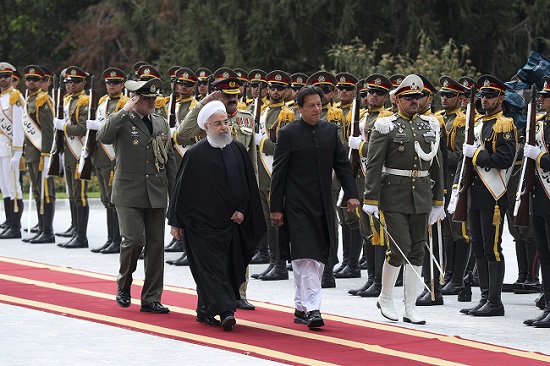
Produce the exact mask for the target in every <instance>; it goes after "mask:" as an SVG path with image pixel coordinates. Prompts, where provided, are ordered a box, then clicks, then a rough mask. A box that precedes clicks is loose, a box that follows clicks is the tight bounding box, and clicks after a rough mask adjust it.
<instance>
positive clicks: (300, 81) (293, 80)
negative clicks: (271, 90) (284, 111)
mask: <svg viewBox="0 0 550 366" xmlns="http://www.w3.org/2000/svg"><path fill="white" fill-rule="evenodd" d="M307 78H308V76H307V75H306V74H304V73H301V72H296V73H294V74H292V75H290V89H291V90H292V100H291V101H290V102H287V103H286V105H287V107H289V108H290V109H292V111H293V112H294V118H296V119H297V120H299V119H300V111H298V105H297V104H296V95H298V92H299V91H300V90H302V88H303V87H304V85H306V81H307Z"/></svg>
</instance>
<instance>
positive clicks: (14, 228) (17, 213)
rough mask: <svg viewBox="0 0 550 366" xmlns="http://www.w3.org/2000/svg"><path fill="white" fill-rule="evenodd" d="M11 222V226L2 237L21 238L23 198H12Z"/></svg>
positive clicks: (0, 235) (0, 237)
mask: <svg viewBox="0 0 550 366" xmlns="http://www.w3.org/2000/svg"><path fill="white" fill-rule="evenodd" d="M11 209H12V211H11V223H10V227H9V228H8V229H6V230H4V232H2V234H0V239H18V238H21V215H23V209H24V206H23V200H11Z"/></svg>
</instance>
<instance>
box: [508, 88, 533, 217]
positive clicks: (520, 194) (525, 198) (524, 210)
mask: <svg viewBox="0 0 550 366" xmlns="http://www.w3.org/2000/svg"><path fill="white" fill-rule="evenodd" d="M536 103H537V89H536V86H535V84H533V85H532V86H531V101H530V102H529V104H528V105H527V126H526V127H525V136H526V138H527V139H526V141H525V144H526V145H527V144H529V145H532V146H533V145H535V144H536V142H535V128H536V126H535V125H536V119H537V107H536ZM510 169H512V168H510ZM534 180H535V161H534V160H533V159H529V158H528V157H526V156H524V157H523V162H522V164H521V176H520V178H519V185H518V191H517V193H516V203H515V205H514V225H515V226H520V227H527V226H528V225H529V194H530V192H531V190H532V189H533V185H534V183H535V182H534Z"/></svg>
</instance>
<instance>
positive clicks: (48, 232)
mask: <svg viewBox="0 0 550 366" xmlns="http://www.w3.org/2000/svg"><path fill="white" fill-rule="evenodd" d="M23 74H25V86H26V87H27V90H28V95H27V100H26V101H25V102H26V103H25V104H26V108H27V110H26V111H25V114H26V117H27V123H25V124H24V126H23V128H24V132H25V162H26V163H27V170H28V171H29V176H30V178H31V183H32V187H33V192H32V193H33V197H34V200H35V202H36V211H37V214H38V225H37V230H36V235H35V236H34V237H31V238H29V239H23V241H25V242H29V243H32V244H35V243H37V244H38V243H55V235H54V233H53V217H54V213H55V186H54V182H53V177H48V176H47V174H48V171H47V169H48V166H49V159H50V150H51V148H52V144H53V138H54V127H53V117H54V107H53V100H52V98H51V97H50V96H49V95H48V93H47V92H44V91H42V89H41V88H40V86H41V84H42V80H43V78H44V77H45V75H44V71H43V70H42V69H41V68H40V66H37V65H29V66H26V67H25V68H24V69H23ZM31 232H32V230H31Z"/></svg>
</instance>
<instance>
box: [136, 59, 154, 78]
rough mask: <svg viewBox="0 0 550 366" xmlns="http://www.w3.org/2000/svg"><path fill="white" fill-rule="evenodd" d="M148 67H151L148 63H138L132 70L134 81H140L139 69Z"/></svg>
mask: <svg viewBox="0 0 550 366" xmlns="http://www.w3.org/2000/svg"><path fill="white" fill-rule="evenodd" d="M146 65H149V66H151V65H150V64H149V63H148V62H146V61H138V62H136V63H135V64H134V65H133V66H132V70H134V80H138V79H139V73H138V71H139V68H140V67H142V66H146Z"/></svg>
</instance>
